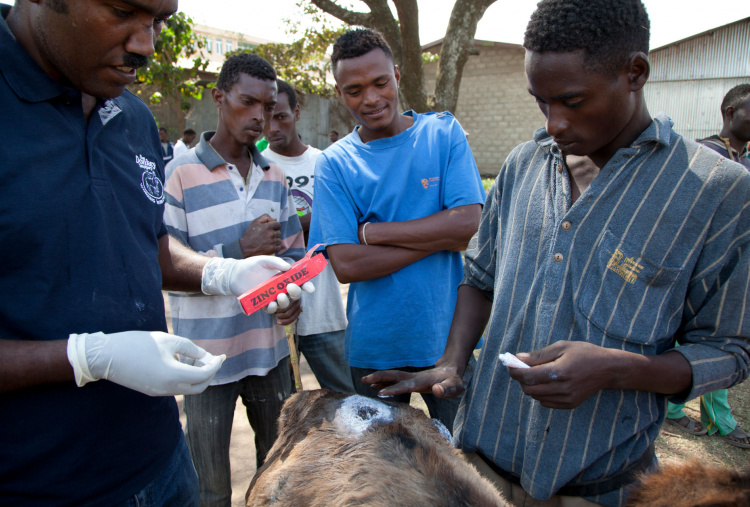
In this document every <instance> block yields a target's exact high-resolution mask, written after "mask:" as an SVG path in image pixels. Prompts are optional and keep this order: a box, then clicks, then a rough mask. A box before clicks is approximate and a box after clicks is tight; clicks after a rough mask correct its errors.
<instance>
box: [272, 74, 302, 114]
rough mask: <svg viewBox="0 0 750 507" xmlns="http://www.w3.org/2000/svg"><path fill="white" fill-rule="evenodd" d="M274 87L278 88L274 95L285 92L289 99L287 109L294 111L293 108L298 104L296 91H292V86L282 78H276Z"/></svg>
mask: <svg viewBox="0 0 750 507" xmlns="http://www.w3.org/2000/svg"><path fill="white" fill-rule="evenodd" d="M276 87H277V88H278V89H279V90H278V92H277V94H276V95H277V96H279V95H281V94H282V93H286V96H287V98H288V99H289V109H291V110H292V111H294V108H295V107H297V104H298V102H297V92H296V91H294V86H292V85H290V84H289V83H287V82H286V81H284V80H283V79H277V80H276Z"/></svg>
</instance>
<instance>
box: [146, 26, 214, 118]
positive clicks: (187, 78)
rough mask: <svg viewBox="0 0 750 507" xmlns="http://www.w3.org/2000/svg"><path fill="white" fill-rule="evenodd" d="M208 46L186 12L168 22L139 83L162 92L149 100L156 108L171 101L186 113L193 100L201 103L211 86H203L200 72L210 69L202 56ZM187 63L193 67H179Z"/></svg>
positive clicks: (155, 93) (156, 93)
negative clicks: (204, 91) (165, 99)
mask: <svg viewBox="0 0 750 507" xmlns="http://www.w3.org/2000/svg"><path fill="white" fill-rule="evenodd" d="M204 46H205V40H204V38H203V37H202V36H200V35H198V34H196V33H195V32H194V31H193V21H192V19H190V18H189V17H188V16H186V15H185V13H184V12H177V13H176V14H174V15H173V16H171V17H170V18H169V19H167V20H166V21H165V23H164V27H163V28H162V31H161V34H160V35H159V37H158V38H157V40H156V43H155V45H154V48H155V53H154V55H153V56H152V57H151V61H150V63H149V65H148V66H146V67H141V68H140V69H138V82H139V83H141V84H147V85H153V86H154V87H155V88H157V89H158V90H159V91H156V92H154V93H152V94H151V96H150V97H148V100H149V102H151V103H152V104H156V103H159V102H161V101H162V99H163V98H165V97H169V98H171V99H173V100H178V101H179V103H180V109H181V110H182V112H187V111H188V110H189V109H190V101H189V99H190V98H194V99H196V100H200V99H201V96H202V91H203V89H204V88H206V87H208V86H210V85H209V84H202V83H201V82H200V72H201V71H205V70H206V66H207V65H208V60H206V59H203V58H201V56H200V50H201V49H203V47H204ZM185 60H187V61H191V62H192V67H189V68H182V67H180V66H178V65H177V62H178V61H179V62H181V63H183V64H184V61H185Z"/></svg>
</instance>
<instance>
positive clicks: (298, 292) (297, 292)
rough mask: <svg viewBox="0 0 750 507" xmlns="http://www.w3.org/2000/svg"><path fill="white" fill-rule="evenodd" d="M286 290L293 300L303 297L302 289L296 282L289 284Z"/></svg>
mask: <svg viewBox="0 0 750 507" xmlns="http://www.w3.org/2000/svg"><path fill="white" fill-rule="evenodd" d="M286 292H287V294H289V298H290V299H291V300H292V301H296V300H298V299H299V298H301V297H302V289H301V288H300V286H299V285H297V284H296V283H290V284H287V286H286Z"/></svg>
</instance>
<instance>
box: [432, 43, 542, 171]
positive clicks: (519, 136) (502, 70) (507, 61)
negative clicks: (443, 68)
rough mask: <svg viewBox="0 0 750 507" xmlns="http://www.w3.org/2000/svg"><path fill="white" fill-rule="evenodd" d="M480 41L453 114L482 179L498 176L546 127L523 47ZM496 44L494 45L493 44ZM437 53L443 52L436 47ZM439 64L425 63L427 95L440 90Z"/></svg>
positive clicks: (463, 79)
mask: <svg viewBox="0 0 750 507" xmlns="http://www.w3.org/2000/svg"><path fill="white" fill-rule="evenodd" d="M482 44H483V42H481V41H477V45H478V49H479V50H480V54H479V55H475V56H470V57H469V61H468V62H467V63H466V66H465V67H464V73H463V78H462V80H461V88H460V91H459V97H458V106H457V108H456V111H454V112H453V113H454V115H455V116H456V118H458V120H459V121H460V122H461V125H462V126H463V128H464V129H465V130H466V132H467V133H468V135H469V136H468V139H469V145H470V146H471V149H472V152H473V153H474V158H475V160H476V162H477V166H478V167H479V172H480V173H481V174H482V175H483V176H494V175H497V173H498V171H499V170H500V168H501V167H502V165H503V162H504V161H505V158H506V157H507V156H508V154H509V153H510V151H511V150H512V149H513V148H515V147H516V146H517V145H518V144H520V143H522V142H524V141H529V140H530V139H531V138H532V135H533V133H534V130H536V129H537V128H539V127H543V126H544V115H542V113H541V112H540V111H539V107H538V106H537V105H536V103H535V102H534V99H533V98H532V97H531V95H529V93H528V91H527V87H528V86H527V83H526V76H525V74H524V68H523V59H524V49H523V48H522V47H521V46H517V45H510V44H499V43H494V44H493V43H488V45H482ZM490 44H491V45H490ZM430 51H431V52H435V53H437V52H438V51H439V48H431V49H430ZM436 71H437V63H428V64H426V65H425V86H426V88H427V91H428V93H432V92H433V91H434V87H435V73H436Z"/></svg>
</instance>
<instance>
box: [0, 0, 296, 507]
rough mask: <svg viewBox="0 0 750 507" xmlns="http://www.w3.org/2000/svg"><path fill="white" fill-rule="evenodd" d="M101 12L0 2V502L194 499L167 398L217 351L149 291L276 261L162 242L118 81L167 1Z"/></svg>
mask: <svg viewBox="0 0 750 507" xmlns="http://www.w3.org/2000/svg"><path fill="white" fill-rule="evenodd" d="M117 5H118V8H114V6H113V5H112V4H111V2H106V1H103V0H76V1H75V2H73V1H44V2H34V1H29V0H17V1H16V2H15V5H13V6H12V7H11V6H8V5H0V55H2V57H1V58H0V104H2V106H1V107H0V108H1V109H2V114H0V133H2V136H3V138H4V139H5V140H6V141H7V142H6V143H3V145H1V146H0V174H2V179H3V185H2V189H1V190H0V240H2V241H3V242H4V244H7V245H14V248H6V249H3V251H2V252H0V263H1V264H2V266H3V275H2V276H0V292H1V293H2V294H3V297H2V298H1V299H0V418H1V419H2V422H1V423H0V427H2V431H0V504H3V505H13V506H22V507H25V506H29V507H31V506H34V507H36V506H39V505H45V506H68V505H76V506H98V505H108V506H118V507H119V506H128V505H149V506H155V505H159V506H174V507H185V506H195V507H197V505H198V478H197V476H196V474H195V469H194V468H193V465H192V462H191V460H190V455H189V453H188V450H187V447H186V445H185V440H184V436H183V433H182V429H181V428H180V420H179V417H178V409H177V403H176V402H175V399H174V395H176V394H192V393H198V392H200V391H202V390H203V389H205V387H206V386H207V385H208V384H209V382H210V381H211V379H212V378H213V376H214V374H215V373H216V371H217V370H218V369H219V367H220V366H221V362H222V358H221V357H214V356H211V354H207V353H206V351H205V350H204V349H202V348H201V347H199V346H197V345H195V344H194V343H192V342H191V341H190V340H188V339H185V338H182V337H179V336H176V335H172V334H167V333H166V331H167V323H166V319H165V312H164V300H163V297H162V292H161V289H162V288H167V289H174V290H183V291H193V292H198V291H201V290H202V291H203V292H204V293H206V294H231V295H232V296H231V297H235V296H236V295H240V294H242V293H243V292H245V291H246V290H248V289H250V288H252V287H253V286H254V285H256V284H258V283H260V282H261V281H263V280H264V279H265V278H267V277H269V276H271V275H273V274H275V273H277V272H278V271H279V270H283V269H288V268H289V264H288V263H286V262H285V261H283V260H282V259H278V258H276V257H270V256H264V257H256V258H252V259H246V260H243V261H239V260H235V259H209V258H208V257H205V256H202V255H199V254H198V253H196V252H194V251H191V250H190V249H188V248H187V247H185V246H183V245H181V244H180V242H179V241H176V240H173V239H170V237H169V235H168V234H167V231H166V228H165V227H164V223H163V213H164V200H165V195H164V184H163V181H164V164H163V159H162V148H161V146H160V142H159V137H158V136H157V127H156V123H155V122H154V117H153V115H152V114H151V112H150V111H149V110H148V108H147V107H146V106H145V104H143V102H142V101H141V100H140V99H138V98H137V97H135V96H134V95H133V94H132V93H130V92H129V91H127V90H126V88H125V87H126V85H128V84H130V83H133V82H134V81H135V79H136V69H137V68H139V67H143V66H144V65H146V64H147V63H148V57H149V56H150V55H152V54H153V53H154V41H155V39H156V37H158V35H159V32H160V31H161V29H162V26H163V25H164V22H165V20H166V19H167V18H169V16H170V15H171V14H173V13H174V12H175V11H176V10H177V2H176V1H174V0H166V1H165V0H140V1H139V2H137V3H132V4H122V5H120V4H117ZM120 7H122V9H125V8H127V16H123V15H122V12H121V11H120ZM40 135H41V136H43V137H44V138H47V139H46V140H45V141H44V142H39V141H38V140H39V139H40V137H39V136H40ZM51 218H54V219H51ZM176 355H179V356H181V357H183V358H184V359H185V361H186V362H187V363H190V364H186V363H182V362H179V361H178V360H177V359H175V356H176Z"/></svg>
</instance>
